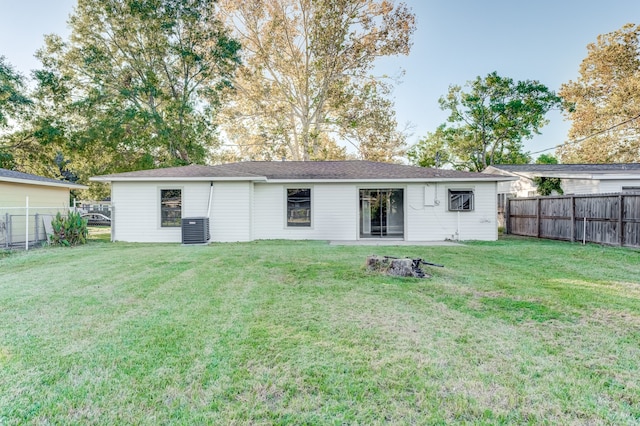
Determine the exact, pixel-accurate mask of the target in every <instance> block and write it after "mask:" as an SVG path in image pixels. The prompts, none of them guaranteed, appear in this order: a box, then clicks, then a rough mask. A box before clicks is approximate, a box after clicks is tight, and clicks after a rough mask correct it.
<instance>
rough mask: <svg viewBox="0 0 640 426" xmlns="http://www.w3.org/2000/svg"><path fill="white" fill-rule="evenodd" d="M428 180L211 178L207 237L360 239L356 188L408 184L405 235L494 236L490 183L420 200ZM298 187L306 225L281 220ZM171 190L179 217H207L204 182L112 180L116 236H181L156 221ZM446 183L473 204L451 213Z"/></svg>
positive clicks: (439, 191) (442, 190)
mask: <svg viewBox="0 0 640 426" xmlns="http://www.w3.org/2000/svg"><path fill="white" fill-rule="evenodd" d="M425 186H426V185H425V184H407V185H398V184H384V183H380V184H376V185H370V184H366V185H365V184H362V185H359V184H353V183H351V184H347V183H345V184H340V183H336V184H329V183H327V184H309V185H305V184H301V185H284V184H266V183H255V184H252V183H249V182H215V183H214V186H213V201H212V208H211V223H210V226H211V240H212V241H221V242H222V241H250V240H254V239H292V240H294V239H295V240H305V239H309V240H357V239H358V235H359V222H358V220H359V189H361V188H362V189H364V188H404V189H405V192H404V196H405V209H404V210H405V240H407V241H425V240H428V241H438V240H444V239H461V240H495V239H497V237H498V234H497V223H496V183H495V182H468V183H456V184H447V183H438V184H433V183H432V184H430V186H431V187H433V186H435V195H436V199H437V201H438V203H434V202H433V201H434V200H431V202H429V203H425V192H426V193H430V192H429V191H425ZM295 187H298V188H301V187H310V188H311V193H312V195H311V197H312V199H311V203H312V204H311V209H312V213H311V214H312V226H311V227H310V228H287V226H286V222H285V220H286V217H285V216H286V214H285V210H286V188H295ZM174 188H176V189H178V188H179V189H182V206H183V207H182V216H183V217H192V216H206V215H207V204H208V199H209V190H210V184H209V182H166V183H162V184H160V183H157V182H113V183H112V202H113V205H114V208H115V212H114V216H115V217H114V238H115V239H116V240H118V241H138V242H180V241H181V240H182V238H181V235H182V233H181V229H180V228H161V227H160V190H161V189H174ZM449 188H452V189H456V188H457V189H472V190H473V191H474V210H473V211H471V212H460V213H458V212H449V211H448V192H447V190H448V189H449ZM431 193H433V192H431ZM252 198H253V202H251V200H252ZM425 204H435V205H432V206H428V205H425ZM252 222H253V223H252Z"/></svg>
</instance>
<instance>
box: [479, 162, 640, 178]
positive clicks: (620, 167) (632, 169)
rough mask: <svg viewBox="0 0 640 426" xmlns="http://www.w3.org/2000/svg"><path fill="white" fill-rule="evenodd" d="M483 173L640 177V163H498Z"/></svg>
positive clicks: (567, 176)
mask: <svg viewBox="0 0 640 426" xmlns="http://www.w3.org/2000/svg"><path fill="white" fill-rule="evenodd" d="M483 173H489V174H507V175H510V176H522V177H527V178H533V177H557V178H562V179H621V178H632V179H634V178H640V163H617V164H496V165H493V166H489V167H487V168H486V169H485V170H484V171H483Z"/></svg>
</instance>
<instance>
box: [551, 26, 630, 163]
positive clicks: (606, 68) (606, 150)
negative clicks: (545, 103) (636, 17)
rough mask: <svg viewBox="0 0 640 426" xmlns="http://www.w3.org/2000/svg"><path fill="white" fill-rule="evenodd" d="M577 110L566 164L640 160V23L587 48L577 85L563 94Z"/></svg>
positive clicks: (562, 151)
mask: <svg viewBox="0 0 640 426" xmlns="http://www.w3.org/2000/svg"><path fill="white" fill-rule="evenodd" d="M559 94H560V96H562V97H563V98H564V99H565V101H566V102H567V103H570V104H571V105H572V108H570V109H567V110H566V112H565V115H566V117H567V118H568V119H569V120H571V122H572V124H571V129H570V130H569V139H570V140H571V141H576V142H572V143H567V144H564V145H562V146H561V147H560V148H559V149H558V151H557V154H558V155H559V156H560V158H561V160H562V161H563V162H565V163H607V162H637V161H640V25H634V24H626V25H624V26H623V27H622V28H620V29H619V30H616V31H613V32H611V33H607V34H602V35H599V36H598V38H597V41H596V42H595V43H591V44H589V45H588V46H587V57H586V58H585V59H584V60H583V61H582V63H581V64H580V76H579V78H578V79H577V80H576V81H569V82H568V83H566V84H563V85H562V87H561V89H560V91H559Z"/></svg>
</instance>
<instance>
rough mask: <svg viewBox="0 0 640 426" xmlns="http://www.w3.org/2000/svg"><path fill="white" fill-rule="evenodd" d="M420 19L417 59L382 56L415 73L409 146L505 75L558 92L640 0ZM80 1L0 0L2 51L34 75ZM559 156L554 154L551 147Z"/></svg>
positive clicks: (536, 5)
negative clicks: (457, 104) (452, 102)
mask: <svg viewBox="0 0 640 426" xmlns="http://www.w3.org/2000/svg"><path fill="white" fill-rule="evenodd" d="M396 2H397V0H396ZM405 3H407V4H408V5H409V6H410V7H411V8H412V9H413V11H414V13H415V14H416V17H417V31H416V34H415V37H414V44H413V48H412V51H411V54H410V55H409V56H408V57H399V58H392V59H389V60H384V61H381V63H380V65H379V67H378V70H379V71H380V72H383V73H387V74H391V75H393V74H397V71H398V70H399V69H400V68H402V69H404V70H405V74H404V76H403V77H402V78H401V81H402V82H401V84H399V85H398V86H397V87H396V90H395V92H394V98H395V103H396V111H397V118H398V122H399V124H400V125H401V126H404V125H405V124H408V123H410V124H411V125H412V126H413V130H412V133H413V135H412V136H411V137H410V138H409V143H410V144H412V143H415V142H416V141H417V140H418V139H419V138H420V137H422V136H424V135H425V134H426V133H427V132H429V131H433V130H435V128H436V127H437V126H438V125H439V124H441V123H443V122H444V121H445V120H446V113H445V112H443V111H441V110H440V109H439V106H438V98H439V97H440V96H442V95H444V94H446V93H447V90H448V87H449V85H452V84H458V85H463V84H464V83H465V82H467V81H469V80H473V79H474V78H475V77H476V76H485V75H486V74H488V73H490V72H492V71H497V72H498V74H499V75H501V76H503V77H511V78H513V79H514V80H538V81H540V82H541V83H543V84H545V85H546V86H548V87H549V88H551V89H552V90H556V91H557V90H558V89H559V88H560V85H561V84H562V83H565V82H567V81H569V80H571V79H574V80H575V79H576V78H577V77H578V67H579V66H580V62H581V61H582V60H583V59H584V57H585V56H586V53H587V50H586V46H587V44H588V43H591V42H595V40H596V37H597V36H598V34H604V33H608V32H611V31H614V30H616V29H618V28H620V27H622V25H624V24H625V23H627V22H632V23H635V24H638V23H640V0H606V1H605V0H599V1H598V0H536V1H523V0H405ZM75 4H76V0H0V55H2V56H5V57H6V58H7V59H8V61H9V62H10V63H11V64H13V66H14V67H15V68H16V69H17V70H18V71H20V72H21V73H22V74H24V75H29V72H30V70H32V69H34V68H37V67H38V62H37V60H36V59H35V58H34V57H33V54H34V53H35V51H36V50H37V49H39V48H40V47H41V46H42V45H43V35H44V34H48V33H56V34H60V35H63V36H66V35H68V33H69V30H68V28H67V25H66V21H67V18H68V17H69V15H70V14H71V13H72V11H73V7H74V5H75ZM548 118H549V119H550V120H551V123H550V124H549V125H548V126H547V127H544V128H543V129H542V135H540V136H536V137H535V138H534V139H532V140H530V141H527V142H526V143H525V149H527V150H528V151H537V150H541V149H545V148H549V147H553V146H555V145H557V144H560V143H562V142H564V141H565V140H566V134H567V130H568V129H569V126H570V123H569V122H566V121H564V120H563V117H562V116H561V114H559V113H550V114H549V115H548ZM549 152H550V153H553V151H549Z"/></svg>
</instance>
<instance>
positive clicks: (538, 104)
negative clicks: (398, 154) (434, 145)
mask: <svg viewBox="0 0 640 426" xmlns="http://www.w3.org/2000/svg"><path fill="white" fill-rule="evenodd" d="M466 87H467V88H468V90H467V91H463V89H462V87H460V86H450V87H449V93H448V94H447V95H446V96H443V97H441V98H440V100H439V102H440V108H441V109H442V110H444V111H449V118H448V119H447V124H443V125H442V126H440V127H441V130H440V129H439V131H440V132H441V133H443V134H446V135H447V138H445V139H444V141H445V142H446V144H445V146H444V147H443V148H444V149H445V150H446V152H447V158H449V161H450V162H451V163H452V164H453V165H454V167H455V168H458V169H464V170H471V171H482V170H484V169H485V168H486V167H487V166H489V165H493V164H500V163H502V164H505V163H511V164H522V163H525V164H526V163H528V162H529V160H530V157H529V155H528V154H526V153H524V152H523V151H522V149H523V140H524V139H529V138H531V137H533V135H535V134H539V133H540V128H541V127H543V126H544V125H546V124H547V123H548V120H546V119H545V114H546V113H547V112H548V111H549V110H550V109H552V108H554V107H559V106H560V105H561V102H560V101H561V100H560V98H559V97H558V96H556V94H555V93H554V92H553V91H551V90H549V89H548V88H547V87H546V86H544V85H543V84H541V83H539V82H538V81H535V80H526V81H518V82H514V81H513V79H511V78H506V77H500V76H499V75H498V74H497V73H496V72H493V73H491V74H488V75H487V76H486V77H484V78H481V77H477V78H476V79H475V80H473V81H470V82H468V83H467V85H466ZM429 139H430V138H429V137H428V138H427V142H426V143H422V141H421V143H419V144H418V145H419V146H418V147H417V148H416V149H417V150H422V151H424V152H429V149H430V148H429V147H428V145H429V142H428V141H429ZM421 144H422V145H425V147H424V148H422V147H421V146H420V145H421ZM431 150H432V149H431Z"/></svg>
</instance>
